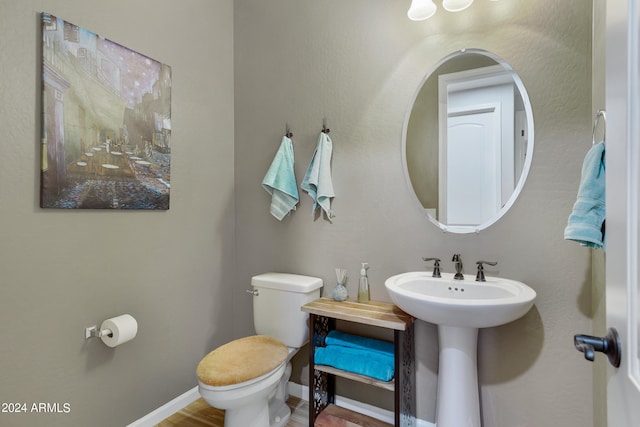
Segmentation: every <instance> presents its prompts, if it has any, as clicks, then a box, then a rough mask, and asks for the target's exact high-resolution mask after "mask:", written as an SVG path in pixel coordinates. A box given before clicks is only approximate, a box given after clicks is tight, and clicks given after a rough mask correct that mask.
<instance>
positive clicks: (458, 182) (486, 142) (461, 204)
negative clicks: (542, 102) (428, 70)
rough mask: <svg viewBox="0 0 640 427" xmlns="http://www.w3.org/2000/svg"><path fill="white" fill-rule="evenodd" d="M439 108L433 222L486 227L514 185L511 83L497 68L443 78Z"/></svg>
mask: <svg viewBox="0 0 640 427" xmlns="http://www.w3.org/2000/svg"><path fill="white" fill-rule="evenodd" d="M438 103H439V113H438V116H439V126H438V129H439V130H440V132H439V151H438V153H439V156H440V159H439V164H440V165H446V167H441V168H440V169H439V175H438V179H439V188H438V197H439V200H438V206H439V209H440V212H439V213H438V219H439V220H440V222H442V223H444V224H447V225H449V226H479V225H481V224H485V223H487V222H489V221H491V219H492V218H495V217H496V216H497V214H498V212H499V211H500V209H501V208H502V206H503V205H504V204H505V203H506V202H507V200H509V198H510V197H511V195H512V194H513V191H514V188H515V185H516V179H515V171H516V165H515V158H516V153H515V151H514V134H515V119H514V115H515V88H514V82H513V79H512V77H511V75H510V74H509V72H507V70H505V69H504V68H503V67H502V66H500V65H496V66H489V67H483V68H475V69H471V70H465V71H459V72H455V73H450V74H442V75H440V76H439V77H438ZM523 137H525V136H523ZM518 176H519V175H518Z"/></svg>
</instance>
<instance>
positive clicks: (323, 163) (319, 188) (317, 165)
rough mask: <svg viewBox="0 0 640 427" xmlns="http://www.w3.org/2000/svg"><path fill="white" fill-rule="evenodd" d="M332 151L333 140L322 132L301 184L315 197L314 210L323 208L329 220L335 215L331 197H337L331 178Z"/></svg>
mask: <svg viewBox="0 0 640 427" xmlns="http://www.w3.org/2000/svg"><path fill="white" fill-rule="evenodd" d="M332 152H333V142H332V141H331V138H329V135H327V134H326V133H324V132H321V133H320V136H319V137H318V145H317V146H316V150H315V151H314V153H313V157H312V158H311V162H310V163H309V167H308V168H307V172H306V173H305V174H304V178H303V179H302V184H300V187H301V188H302V189H303V190H304V191H306V192H307V193H308V194H309V196H311V198H312V199H313V210H312V212H315V211H316V209H318V208H319V207H320V208H322V210H323V211H324V213H325V215H326V218H327V219H328V220H329V222H331V221H332V220H333V217H334V215H333V212H332V211H331V198H333V197H335V194H334V192H333V181H332V179H331V154H332Z"/></svg>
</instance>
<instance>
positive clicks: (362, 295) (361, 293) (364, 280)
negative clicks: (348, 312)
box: [358, 262, 370, 303]
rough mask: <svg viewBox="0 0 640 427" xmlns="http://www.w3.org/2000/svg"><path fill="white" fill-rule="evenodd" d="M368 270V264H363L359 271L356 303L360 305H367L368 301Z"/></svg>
mask: <svg viewBox="0 0 640 427" xmlns="http://www.w3.org/2000/svg"><path fill="white" fill-rule="evenodd" d="M368 269H369V264H367V263H366V262H363V263H362V268H361V269H360V284H359V285H358V302H362V303H368V302H369V299H370V293H369V278H368V277H367V270H368Z"/></svg>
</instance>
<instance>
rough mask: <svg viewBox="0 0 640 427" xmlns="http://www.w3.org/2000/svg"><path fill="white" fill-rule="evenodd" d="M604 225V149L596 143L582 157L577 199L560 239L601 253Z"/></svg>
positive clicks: (602, 144) (602, 145)
mask: <svg viewBox="0 0 640 427" xmlns="http://www.w3.org/2000/svg"><path fill="white" fill-rule="evenodd" d="M604 221H605V145H604V142H599V143H598V144H596V145H594V146H593V147H591V149H590V150H589V152H588V153H587V155H586V156H585V159H584V163H583V165H582V177H581V179H580V187H579V189H578V198H577V200H576V203H575V204H574V205H573V211H572V212H571V215H569V220H568V223H567V227H566V228H565V230H564V238H565V239H566V240H574V241H576V242H578V243H580V244H581V245H583V246H588V247H591V248H596V249H597V248H602V249H603V250H605V249H606V247H605V238H604Z"/></svg>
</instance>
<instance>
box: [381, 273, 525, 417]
mask: <svg viewBox="0 0 640 427" xmlns="http://www.w3.org/2000/svg"><path fill="white" fill-rule="evenodd" d="M385 287H386V288H387V291H388V292H389V295H390V296H391V299H392V300H393V302H394V303H395V304H396V305H397V306H398V307H400V308H401V309H402V310H404V311H405V312H407V313H409V314H411V315H412V316H414V317H416V318H418V319H421V320H424V321H426V322H429V323H435V324H436V325H438V338H439V340H440V361H439V364H440V366H439V372H438V402H437V404H438V405H437V414H436V417H437V418H436V425H437V426H438V427H481V425H482V424H481V419H480V398H479V394H478V363H477V353H478V350H477V342H478V329H479V328H489V327H492V326H498V325H503V324H505V323H509V322H512V321H514V320H516V319H519V318H520V317H522V316H524V315H525V314H526V313H527V312H528V311H529V310H530V309H531V307H532V306H533V302H534V300H535V298H536V292H535V291H534V290H533V289H531V288H530V287H528V286H527V285H525V284H524V283H521V282H517V281H515V280H509V279H502V278H497V277H487V279H486V282H476V281H475V276H470V275H465V278H464V280H454V279H453V274H448V273H442V277H441V278H435V277H432V275H431V273H426V272H410V273H403V274H398V275H396V276H392V277H390V278H388V279H387V280H386V281H385Z"/></svg>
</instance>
